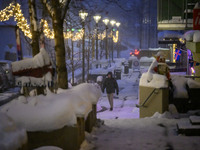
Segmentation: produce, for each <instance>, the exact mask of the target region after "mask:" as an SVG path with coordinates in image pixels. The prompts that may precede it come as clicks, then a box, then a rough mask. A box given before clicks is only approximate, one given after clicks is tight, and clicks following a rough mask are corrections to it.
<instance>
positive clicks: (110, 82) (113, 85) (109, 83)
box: [102, 72, 119, 111]
mask: <svg viewBox="0 0 200 150" xmlns="http://www.w3.org/2000/svg"><path fill="white" fill-rule="evenodd" d="M105 89H106V93H107V96H108V101H109V103H110V111H112V110H113V95H114V93H115V91H116V94H117V95H118V94H119V87H118V84H117V81H116V80H115V79H114V78H113V75H112V72H108V74H107V78H106V79H105V81H104V83H103V88H102V92H103V93H104V90H105Z"/></svg>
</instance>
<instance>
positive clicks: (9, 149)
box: [0, 112, 28, 150]
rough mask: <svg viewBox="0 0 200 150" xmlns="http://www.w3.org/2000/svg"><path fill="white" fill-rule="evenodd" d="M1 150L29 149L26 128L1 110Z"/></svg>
mask: <svg viewBox="0 0 200 150" xmlns="http://www.w3.org/2000/svg"><path fill="white" fill-rule="evenodd" d="M0 150H28V147H27V134H26V130H25V129H23V128H19V127H18V126H16V124H15V123H14V121H13V120H12V119H11V118H10V117H8V116H7V115H6V114H4V113H1V112H0Z"/></svg>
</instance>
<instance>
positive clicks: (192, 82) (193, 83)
mask: <svg viewBox="0 0 200 150" xmlns="http://www.w3.org/2000/svg"><path fill="white" fill-rule="evenodd" d="M187 84H188V86H189V88H190V89H198V88H200V82H198V81H195V80H192V79H188V81H187Z"/></svg>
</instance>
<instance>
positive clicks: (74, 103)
mask: <svg viewBox="0 0 200 150" xmlns="http://www.w3.org/2000/svg"><path fill="white" fill-rule="evenodd" d="M100 96H101V89H100V87H99V86H98V85H97V84H89V83H84V84H81V85H78V86H76V87H74V88H72V89H69V90H62V91H60V93H59V94H53V93H49V94H48V95H47V96H44V95H39V96H35V97H28V98H25V97H23V96H20V97H19V98H18V99H15V100H13V101H11V102H10V103H8V104H6V105H5V106H3V107H2V108H1V111H2V112H4V113H6V114H7V115H8V116H9V117H11V118H12V119H13V120H14V121H15V122H16V124H18V125H20V126H23V127H24V128H26V130H27V131H50V130H55V129H60V128H62V127H64V126H66V125H67V126H73V125H74V124H76V116H81V117H82V116H83V117H85V118H86V117H87V115H88V113H89V112H90V111H91V110H92V104H96V103H97V101H98V99H99V98H100Z"/></svg>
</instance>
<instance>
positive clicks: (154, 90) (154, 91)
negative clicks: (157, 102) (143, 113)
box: [136, 88, 159, 108]
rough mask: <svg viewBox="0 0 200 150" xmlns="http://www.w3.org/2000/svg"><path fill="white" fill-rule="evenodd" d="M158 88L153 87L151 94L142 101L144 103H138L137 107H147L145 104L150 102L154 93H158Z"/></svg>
mask: <svg viewBox="0 0 200 150" xmlns="http://www.w3.org/2000/svg"><path fill="white" fill-rule="evenodd" d="M158 90H159V89H157V88H155V89H153V91H152V92H151V93H150V94H149V96H148V97H147V98H146V100H145V101H144V102H143V103H142V105H139V104H136V107H138V108H140V107H147V106H145V104H146V103H147V102H148V100H149V99H150V97H151V96H152V95H153V94H158Z"/></svg>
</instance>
